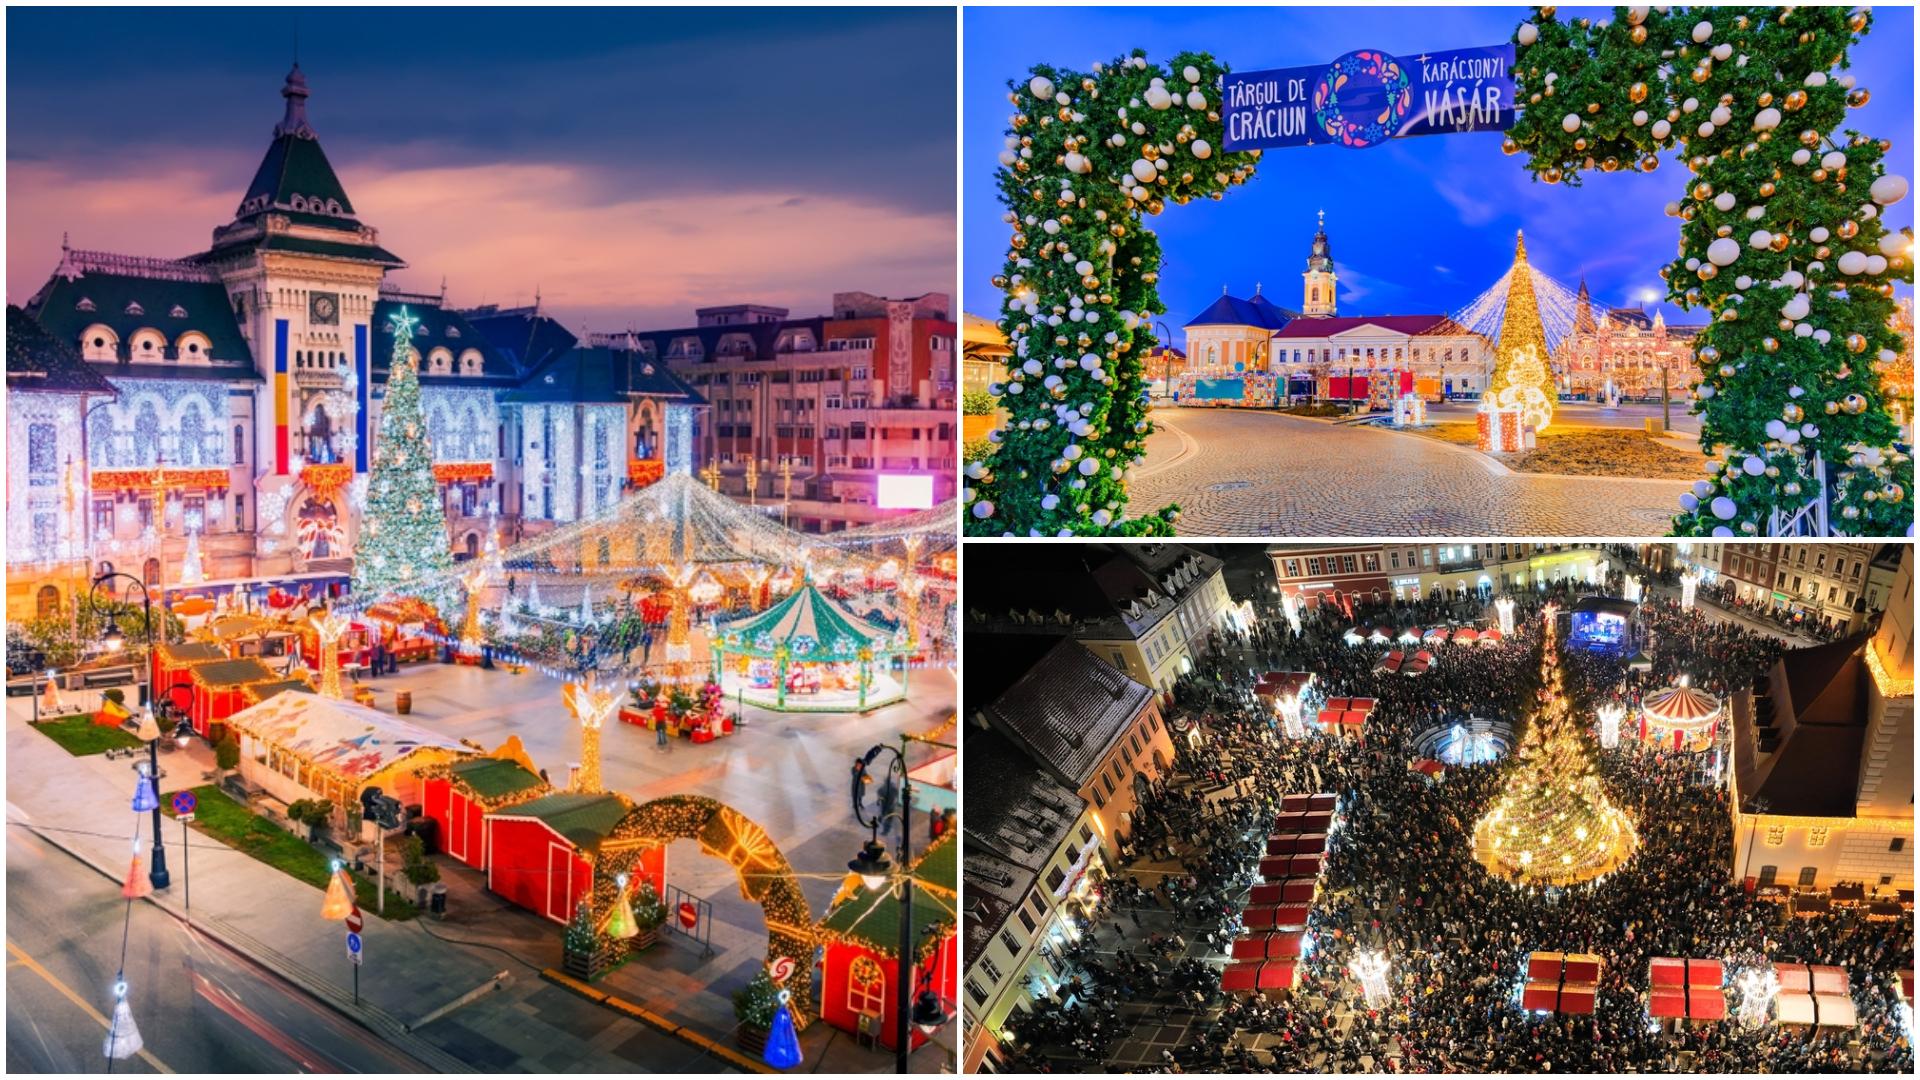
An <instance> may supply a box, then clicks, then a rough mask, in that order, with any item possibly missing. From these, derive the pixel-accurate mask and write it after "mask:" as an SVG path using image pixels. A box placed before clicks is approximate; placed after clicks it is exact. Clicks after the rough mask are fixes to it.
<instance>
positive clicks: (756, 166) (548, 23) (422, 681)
mask: <svg viewBox="0 0 1920 1080" xmlns="http://www.w3.org/2000/svg"><path fill="white" fill-rule="evenodd" d="M341 14H342V15H347V14H349V13H346V12H342V13H341ZM350 14H351V18H341V19H334V18H330V17H328V13H326V12H324V11H314V12H306V13H301V14H300V15H299V16H296V15H295V13H292V12H276V11H267V10H232V9H223V10H221V11H218V12H215V11H211V10H209V11H204V12H170V11H165V10H160V9H152V10H144V11H126V12H122V13H121V14H120V15H118V16H116V18H115V20H114V21H113V23H112V24H111V25H103V24H101V23H100V22H99V20H97V19H96V18H95V17H94V16H93V15H92V14H91V13H87V12H79V11H73V10H59V9H40V10H33V11H22V10H19V9H15V10H12V11H9V13H8V24H9V30H10V35H9V36H10V39H11V45H12V48H11V50H10V51H11V55H12V58H13V60H14V63H13V64H12V65H11V66H10V68H9V71H8V89H9V91H10V103H9V109H8V119H9V122H10V123H9V126H10V131H9V134H10V136H11V139H10V143H9V158H8V179H9V184H8V188H9V196H10V200H9V214H8V252H7V262H8V270H9V282H8V300H9V304H8V309H7V420H8V443H7V448H8V455H7V461H8V488H7V490H8V514H7V519H8V529H7V557H8V566H7V620H8V621H7V660H8V663H7V670H8V695H9V696H8V698H7V824H8V826H9V828H8V834H9V835H8V837H7V839H8V841H9V842H8V846H7V898H8V902H9V904H8V915H9V918H8V920H7V947H8V978H7V991H8V993H7V1052H8V1061H7V1066H8V1072H10V1073H13V1072H53V1073H70V1072H87V1071H100V1070H101V1069H103V1068H110V1069H113V1070H119V1071H179V1072H188V1073H209V1072H248V1073H258V1072H268V1073H275V1072H295V1071H299V1072H309V1071H355V1072H364V1071H372V1072H396V1071H475V1070H481V1071H489V1072H493V1071H540V1072H547V1071H595V1072H636V1071H638V1072H668V1073H673V1072H716V1071H755V1070H771V1069H776V1068H778V1069H796V1070H797V1069H803V1068H804V1069H811V1070H821V1071H825V1072H829V1073H857V1072H891V1071H895V1070H901V1071H906V1070H911V1071H916V1072H941V1071H951V1069H952V1061H953V1059H954V1056H955V1048H956V1046H957V1027H956V1025H954V1024H953V1022H952V1021H953V1019H954V1018H953V1015H952V1014H953V1011H954V1010H953V1007H952V1006H951V1002H952V1001H953V999H954V995H955V993H956V967H957V961H958V946H957V939H956V934H955V925H956V921H957V918H956V915H955V907H956V900H957V888H956V883H957V875H958V862H957V846H958V841H957V836H956V832H957V830H956V828H955V820H954V819H955V809H956V804H957V793H956V790H955V787H954V776H955V768H954V766H955V760H956V758H955V754H956V751H957V743H956V741H955V739H954V737H953V732H954V727H955V675H954V671H953V663H954V652H953V637H954V635H953V633H952V631H951V629H950V626H951V624H952V622H953V618H954V601H955V589H956V579H955V560H956V555H957V553H956V550H955V549H956V544H955V536H954V526H953V522H954V514H955V511H954V506H953V503H952V499H953V497H954V480H953V476H954V464H953V463H954V457H955V447H956V439H955V435H954V430H955V425H956V409H955V399H956V388H955V370H954V368H955V357H954V348H953V342H954V336H955V328H956V324H955V322H954V321H953V315H952V311H951V303H950V299H949V298H950V297H951V295H952V292H953V287H954V277H953V259H952V244H953V235H954V230H955V221H954V217H953V202H954V187H953V184H954V180H953V175H954V159H953V152H954V150H953V143H952V137H951V136H952V132H951V126H950V125H947V124H939V125H935V126H934V127H933V128H930V129H928V130H926V131H914V132H907V133H904V134H902V135H899V136H898V137H896V138H893V139H890V140H889V145H887V146H885V147H884V148H883V147H880V146H879V145H877V144H874V143H872V142H870V141H869V140H868V139H867V138H865V132H866V130H868V129H879V128H882V127H889V126H894V125H897V124H898V123H899V122H900V121H901V120H902V119H904V118H907V117H919V116H923V115H931V116H936V117H937V116H950V115H952V113H953V110H954V89H953V87H954V73H955V58H954V53H955V49H954V22H955V20H954V15H953V13H952V12H951V11H950V10H948V11H942V10H922V11H900V10H886V11H865V12H862V11H828V10H818V11H804V10H802V11H785V12H768V13H766V14H765V15H764V16H763V17H762V18H760V19H758V20H756V22H755V23H754V24H752V25H747V24H743V23H741V22H739V21H738V20H736V19H733V18H731V17H729V16H728V14H727V13H726V12H724V11H712V10H706V11H703V10H698V9H691V10H660V11H644V10H600V11H573V12H537V11H531V10H517V11H516V10H512V9H496V10H490V11H484V12H469V13H465V14H464V15H463V16H462V18H460V19H457V20H451V21H450V20H448V19H447V18H445V13H444V12H441V11H439V10H432V11H428V10H413V11H408V10H390V11H380V12H371V11H364V10H363V11H355V12H351V13H350ZM296 20H297V21H296ZM80 36H84V37H86V38H88V39H89V41H90V42H91V45H90V49H89V51H90V53H91V55H92V60H91V61H90V64H91V65H92V66H93V68H94V71H93V73H92V74H90V75H89V76H88V78H87V79H86V80H85V83H84V85H76V84H75V83H74V81H73V79H72V78H71V75H72V70H71V68H70V66H69V65H68V64H67V63H66V62H64V61H61V60H59V59H58V57H59V56H61V55H63V54H65V55H70V48H69V47H68V44H67V43H68V42H71V41H73V40H75V39H76V38H77V37H80ZM422 47H425V48H427V49H429V50H430V51H431V52H438V51H441V50H445V49H449V48H451V49H454V50H457V51H458V52H459V53H460V55H462V56H464V57H465V58H466V60H467V61H468V62H467V63H463V64H454V65H441V64H431V65H425V66H423V65H421V64H420V61H421V60H422V59H424V58H425V56H426V54H423V53H422V52H421V51H420V50H421V48H422ZM156 50H158V51H159V52H161V53H164V54H165V55H167V56H168V57H169V65H168V66H169V68H170V69H171V70H170V72H169V74H168V76H167V77H166V78H165V79H164V80H162V81H160V82H157V83H156V82H154V81H152V78H151V71H150V64H149V61H150V57H151V56H152V54H153V53H154V52H155V51H156ZM294 50H297V52H295V51H294ZM855 64H859V65H864V66H866V67H868V68H869V69H870V70H871V71H872V72H873V74H874V76H875V77H876V78H881V79H884V80H885V81H886V82H887V83H888V85H889V89H890V91H891V93H890V95H889V96H888V97H887V98H886V99H884V100H881V99H872V100H856V101H849V100H847V99H846V98H845V96H844V94H843V93H842V90H841V88H840V86H839V85H838V84H837V83H836V82H835V81H834V80H833V79H832V78H830V76H831V74H832V72H833V71H834V70H836V69H838V68H844V67H848V66H851V65H855ZM176 65H177V66H176ZM723 65H724V66H726V67H730V68H731V67H739V66H743V65H744V66H746V67H749V68H751V69H753V70H755V71H757V72H758V73H759V76H760V77H761V78H764V79H767V80H771V81H778V82H780V83H782V84H784V89H783V91H782V92H781V93H780V94H779V95H777V96H776V97H775V98H774V99H773V100H772V101H768V100H765V99H764V94H763V92H762V91H760V90H756V91H755V92H753V93H745V92H743V91H741V90H739V89H733V90H727V89H725V88H715V89H714V92H703V93H701V94H699V95H695V96H693V97H691V98H689V99H687V100H685V101H678V100H674V101H671V102H670V101H668V100H667V99H660V98H659V96H658V94H656V93H651V92H649V90H650V89H651V88H656V87H657V88H665V87H668V86H673V85H675V84H681V85H685V84H687V83H690V82H692V81H695V80H698V81H700V82H703V83H704V82H706V81H708V80H709V79H710V74H709V73H710V71H711V70H713V69H714V68H716V67H719V66H723ZM622 72H624V73H629V74H624V75H618V76H616V75H615V73H622ZM640 72H645V73H646V74H645V76H644V79H643V78H642V77H641V75H640V74H638V73H640ZM643 87H645V88H649V89H647V90H643V89H642V88H643ZM642 97H645V98H653V99H657V100H659V101H660V102H661V105H660V107H659V108H641V109H638V110H635V109H632V108H630V107H629V103H630V102H633V101H636V100H638V99H640V98H642ZM676 109H678V110H679V111H678V112H677V113H676V111H675V110H676ZM823 109H831V110H832V111H833V112H834V113H835V114H836V116H835V124H834V127H833V128H831V129H826V128H822V129H821V130H818V131H815V130H805V131H804V133H803V131H802V129H806V128H808V127H809V122H810V119H811V118H812V117H814V116H816V115H818V113H819V111H820V110H823ZM128 156H133V157H136V158H138V159H139V161H140V167H139V169H138V170H136V171H133V172H122V171H117V170H107V171H102V170H100V169H99V167H98V163H99V162H100V161H102V160H106V159H109V158H116V157H118V158H124V157H128ZM249 176H251V178H252V179H251V181H249V179H248V178H249ZM856 765H857V766H858V767H859V768H860V769H861V775H862V777H863V778H864V779H865V781H866V782H865V784H864V785H856V786H855V787H854V788H852V789H851V790H850V789H849V787H848V785H847V783H846V777H847V776H848V770H849V768H850V767H854V766H856ZM130 806H131V808H132V813H131V814H129V812H128V811H129V807H130ZM129 817H131V818H132V824H131V825H129V824H128V819H129ZM129 837H131V839H132V848H131V851H130V850H129V846H128V841H129Z"/></svg>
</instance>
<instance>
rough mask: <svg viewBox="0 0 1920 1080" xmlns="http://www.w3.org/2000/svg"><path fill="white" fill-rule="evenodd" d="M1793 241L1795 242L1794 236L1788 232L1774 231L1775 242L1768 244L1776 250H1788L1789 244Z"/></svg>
mask: <svg viewBox="0 0 1920 1080" xmlns="http://www.w3.org/2000/svg"><path fill="white" fill-rule="evenodd" d="M1791 243H1793V237H1791V236H1788V235H1787V234H1786V233H1774V234H1773V242H1772V243H1770V244H1768V245H1767V246H1768V247H1770V248H1772V249H1773V250H1775V251H1785V250H1787V245H1788V244H1791Z"/></svg>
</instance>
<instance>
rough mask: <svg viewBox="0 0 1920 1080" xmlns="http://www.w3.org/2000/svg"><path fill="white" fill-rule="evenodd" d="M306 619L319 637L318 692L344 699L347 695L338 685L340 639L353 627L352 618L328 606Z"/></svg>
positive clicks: (325, 695)
mask: <svg viewBox="0 0 1920 1080" xmlns="http://www.w3.org/2000/svg"><path fill="white" fill-rule="evenodd" d="M307 621H308V622H309V623H311V624H312V625H313V633H314V636H315V637H316V638H318V639H319V651H320V693H321V695H322V696H324V697H330V698H342V699H344V698H345V697H346V696H347V695H346V691H345V690H343V689H342V688H341V686H340V639H341V638H342V637H344V636H346V633H347V631H348V630H350V629H352V628H353V620H351V619H349V618H347V617H346V616H345V615H343V614H341V613H340V612H338V611H334V610H333V609H331V608H329V609H327V610H326V611H323V612H321V613H320V614H318V615H314V616H312V617H310V618H309V619H308V620H307Z"/></svg>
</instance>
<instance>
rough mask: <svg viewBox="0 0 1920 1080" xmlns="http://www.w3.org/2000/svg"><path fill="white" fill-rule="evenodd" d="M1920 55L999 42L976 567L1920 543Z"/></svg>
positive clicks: (1219, 15)
mask: <svg viewBox="0 0 1920 1080" xmlns="http://www.w3.org/2000/svg"><path fill="white" fill-rule="evenodd" d="M1912 30H1913V27H1912V12H1911V10H1910V9H1906V8H1892V7H1890V8H1887V9H1885V10H1884V11H1883V10H1879V9H1873V8H1867V7H1861V8H1856V9H1847V10H1841V9H1838V8H1833V9H1826V10H1824V11H1821V12H1819V13H1818V14H1817V15H1816V14H1814V13H1812V12H1810V11H1808V10H1806V9H1779V10H1778V11H1775V12H1772V13H1771V14H1769V13H1767V12H1761V11H1759V10H1757V9H1755V10H1752V11H1746V10H1742V11H1731V10H1727V9H1720V8H1713V7H1701V8H1698V9H1690V8H1645V7H1633V6H1630V7H1625V8H1621V9H1618V10H1609V9H1603V8H1565V9H1561V8H1553V7H1535V8H1527V7H1512V8H1498V7H1482V8H1472V9H1468V10H1464V11H1463V10H1459V9H1454V8H1437V7H1419V6H1413V7H1405V8H1399V9H1396V11H1395V13H1394V16H1393V17H1392V18H1390V19H1372V18H1368V17H1365V15H1364V14H1362V13H1358V12H1356V11H1354V10H1352V9H1350V8H1340V7H1305V8H1247V9H1235V8H1208V7H1204V6H1202V7H1188V8H1182V9H1179V10H1171V9H1169V10H1166V11H1161V12H1155V13H1146V12H1135V13H1132V14H1131V15H1130V16H1129V17H1125V18H1122V17H1116V16H1113V15H1110V14H1109V13H1106V12H1104V11H1082V10H1075V9H1071V8H1044V7H1041V8H1025V9H1018V10H1015V9H984V10H982V11H980V12H978V13H976V15H975V16H974V17H973V18H972V19H971V20H969V22H968V25H967V27H966V30H965V32H966V33H967V34H968V36H969V38H970V39H971V40H970V45H971V46H972V47H971V48H969V50H968V53H967V67H966V71H965V72H964V78H965V81H966V87H965V90H964V93H965V94H966V97H967V101H968V104H969V108H968V109H967V110H966V112H965V115H964V119H963V131H962V140H963V144H964V150H963V153H962V167H963V169H964V171H965V173H966V175H967V178H968V179H967V183H966V184H965V185H964V188H963V198H964V199H965V202H966V207H967V210H966V214H965V220H964V223H963V233H964V239H963V243H964V247H965V250H964V262H965V265H964V270H963V272H964V274H965V278H964V294H963V297H962V304H963V307H964V310H965V320H964V326H963V337H964V347H965V358H964V362H963V369H962V385H963V388H964V390H965V391H966V392H965V393H964V394H963V397H962V409H963V412H964V413H965V414H966V420H965V440H966V441H965V444H964V447H963V460H964V467H963V472H964V478H965V485H964V490H963V492H962V501H963V502H964V503H965V504H966V506H967V515H966V518H965V526H966V529H967V531H968V532H969V534H970V535H977V536H1000V537H1010V536H1011V537H1019V536H1050V537H1057V536H1171V535H1181V536H1191V537H1209V536H1252V537H1279V536H1330V537H1331V536H1348V535H1415V536H1471V535H1496V536H1526V535H1544V536H1662V535H1674V536H1702V537H1721V538H1740V537H1770V536H1812V537H1818V536H1891V537H1900V536H1910V535H1911V531H1912V520H1913V515H1912V509H1911V500H1910V498H1909V497H1910V495H1911V493H1912V488H1913V485H1912V479H1911V475H1912V440H1913V436H1912V416H1913V398H1912V394H1913V390H1912V388H1913V373H1912V340H1913V330H1912V327H1913V308H1912V290H1911V285H1912V243H1913V230H1912V208H1911V205H1910V203H1909V202H1908V201H1907V193H1908V189H1909V185H1910V180H1909V178H1910V177H1911V175H1912V165H1913V149H1912V146H1911V143H1910V141H1909V140H1908V139H1907V138H1906V134H1907V133H1908V132H1910V131H1911V130H1912V128H1913V98H1912V87H1911V80H1910V79H1908V78H1907V73H1908V72H1910V71H1911V70H1912V67H1913V47H1912V39H1913V33H1912ZM1816 42H1817V43H1818V47H1817V48H1808V47H1807V46H1809V45H1811V44H1812V43H1816ZM1296 275H1297V276H1296Z"/></svg>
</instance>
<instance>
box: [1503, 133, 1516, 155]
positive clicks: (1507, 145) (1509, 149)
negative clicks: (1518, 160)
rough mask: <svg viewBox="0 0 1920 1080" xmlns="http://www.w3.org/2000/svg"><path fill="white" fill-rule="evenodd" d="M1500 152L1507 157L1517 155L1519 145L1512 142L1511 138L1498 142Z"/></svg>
mask: <svg viewBox="0 0 1920 1080" xmlns="http://www.w3.org/2000/svg"><path fill="white" fill-rule="evenodd" d="M1500 152H1501V153H1503V154H1508V155H1512V154H1517V153H1519V152H1520V144H1519V143H1517V142H1514V141H1513V139H1512V138H1511V137H1509V138H1506V139H1502V140H1501V141H1500Z"/></svg>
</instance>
